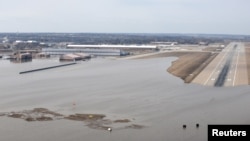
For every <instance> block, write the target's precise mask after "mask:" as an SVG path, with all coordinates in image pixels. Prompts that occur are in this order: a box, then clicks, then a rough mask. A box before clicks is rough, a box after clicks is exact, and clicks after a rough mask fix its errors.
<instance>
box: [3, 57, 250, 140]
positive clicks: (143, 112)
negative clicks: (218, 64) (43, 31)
mask: <svg viewBox="0 0 250 141" xmlns="http://www.w3.org/2000/svg"><path fill="white" fill-rule="evenodd" d="M175 59H176V58H160V59H147V60H143V59H142V60H108V59H103V58H96V59H92V60H90V61H83V62H79V63H78V64H76V65H73V66H66V67H62V68H55V69H51V70H44V71H40V72H33V73H28V74H22V75H20V74H19V72H20V71H25V70H30V69H36V68H41V67H48V66H53V65H58V64H60V63H59V62H58V61H57V59H50V60H33V61H32V62H28V63H21V64H20V63H18V64H17V63H15V64H14V63H10V62H9V61H7V60H0V77H1V81H0V90H1V92H0V99H1V102H0V113H11V112H19V111H25V110H32V109H34V108H46V109H48V110H50V111H53V112H55V113H60V114H61V115H75V114H88V115H89V114H100V115H105V117H104V118H103V119H104V120H105V119H106V120H107V121H109V120H110V121H115V120H125V119H127V121H130V122H125V123H122V122H120V123H115V122H114V123H112V124H108V126H109V127H111V128H112V129H113V130H112V132H111V133H110V132H109V131H106V130H99V129H95V128H89V126H88V122H85V121H75V120H67V119H61V120H49V121H34V122H28V121H26V120H23V119H19V118H12V117H8V116H0V140H8V141H33V140H36V141H44V140H46V141H68V140H74V141H82V140H88V141H99V140H100V141H124V140H125V141H133V140H145V141H152V140H155V141H163V140H164V141H165V140H171V141H182V140H183V141H184V140H185V141H206V140H207V125H208V124H250V119H249V117H250V111H249V110H247V107H249V106H250V103H249V98H250V94H249V92H250V87H249V86H240V87H232V88H230V87H227V88H224V87H222V88H214V87H205V86H201V85H195V84H184V83H183V81H182V80H181V79H180V78H178V77H174V76H172V75H171V74H169V73H167V71H166V70H167V68H168V67H169V66H170V65H171V62H172V61H173V60H175ZM0 115H1V114H0ZM196 123H199V124H200V127H199V128H196V126H195V125H196ZM183 124H186V125H187V128H186V129H183V128H182V125H183ZM136 125H140V126H142V127H144V128H125V127H129V126H130V127H137V126H136Z"/></svg>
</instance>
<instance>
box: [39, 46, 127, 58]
mask: <svg viewBox="0 0 250 141" xmlns="http://www.w3.org/2000/svg"><path fill="white" fill-rule="evenodd" d="M42 52H43V53H45V54H49V55H63V54H69V53H86V54H89V55H94V56H123V55H127V53H125V52H123V51H121V50H119V49H94V48H92V49H89V48H82V49H55V48H43V49H42Z"/></svg>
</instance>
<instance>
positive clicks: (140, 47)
mask: <svg viewBox="0 0 250 141" xmlns="http://www.w3.org/2000/svg"><path fill="white" fill-rule="evenodd" d="M67 48H113V49H156V48H157V47H156V46H154V45H68V46H67Z"/></svg>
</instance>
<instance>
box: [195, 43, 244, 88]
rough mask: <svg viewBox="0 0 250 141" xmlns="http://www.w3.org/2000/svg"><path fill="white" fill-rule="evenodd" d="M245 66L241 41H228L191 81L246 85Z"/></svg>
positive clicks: (209, 83)
mask: <svg viewBox="0 0 250 141" xmlns="http://www.w3.org/2000/svg"><path fill="white" fill-rule="evenodd" d="M247 78H248V77H247V67H246V57H245V47H244V44H243V43H235V42H232V43H230V44H229V45H228V46H227V47H225V48H224V49H223V51H222V52H221V53H220V54H218V55H217V57H216V58H215V59H214V60H213V61H212V62H211V63H210V64H209V65H208V66H207V67H206V68H205V69H204V70H203V71H202V72H201V73H200V74H199V75H198V76H197V77H196V78H195V79H194V80H193V81H192V82H193V83H199V84H202V85H208V86H216V87H221V86H236V85H247V84H248V79H247Z"/></svg>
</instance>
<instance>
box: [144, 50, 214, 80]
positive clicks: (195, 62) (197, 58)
mask: <svg viewBox="0 0 250 141" xmlns="http://www.w3.org/2000/svg"><path fill="white" fill-rule="evenodd" d="M217 54H218V53H213V52H197V51H194V52H192V51H173V52H164V53H159V54H156V55H151V56H148V57H141V58H140V59H144V58H158V57H178V59H177V60H176V61H173V62H172V65H171V66H170V67H169V68H168V69H167V71H168V72H169V73H171V74H173V75H175V76H177V77H180V78H181V79H183V80H184V82H185V83H190V82H191V81H192V80H193V79H194V78H195V77H196V76H197V75H198V74H199V73H200V72H201V71H202V70H203V69H204V68H205V67H206V66H207V65H208V64H209V63H210V62H211V61H212V60H213V59H214V58H215V57H216V56H217Z"/></svg>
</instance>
